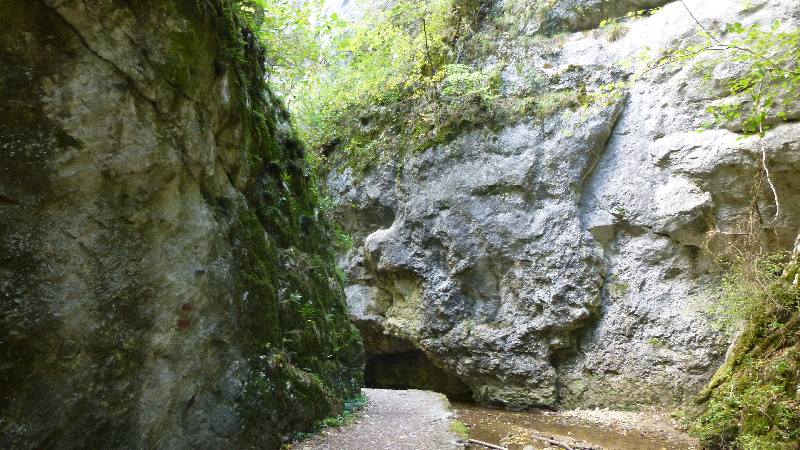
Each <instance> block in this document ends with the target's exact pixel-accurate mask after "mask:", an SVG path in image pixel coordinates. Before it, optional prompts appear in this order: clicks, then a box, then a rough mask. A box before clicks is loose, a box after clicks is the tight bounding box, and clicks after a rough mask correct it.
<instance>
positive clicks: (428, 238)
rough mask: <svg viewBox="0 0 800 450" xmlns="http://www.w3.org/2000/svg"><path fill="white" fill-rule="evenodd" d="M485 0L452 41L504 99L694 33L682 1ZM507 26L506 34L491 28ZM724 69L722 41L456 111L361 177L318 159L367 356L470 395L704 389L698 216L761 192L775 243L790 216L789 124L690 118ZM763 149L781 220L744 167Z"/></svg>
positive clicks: (746, 202) (729, 5) (710, 218)
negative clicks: (562, 99) (432, 134)
mask: <svg viewBox="0 0 800 450" xmlns="http://www.w3.org/2000/svg"><path fill="white" fill-rule="evenodd" d="M685 3H686V5H687V6H688V7H689V8H691V11H692V13H693V14H694V16H695V17H696V18H697V19H698V20H700V21H701V23H704V24H706V25H707V26H710V25H719V24H722V23H726V22H727V23H732V22H741V23H743V24H745V25H748V24H752V23H763V24H770V23H772V22H773V21H774V20H776V19H780V20H781V21H783V23H784V26H792V25H793V26H797V24H798V23H799V22H800V9H799V8H797V2H796V1H793V0H758V1H749V2H738V1H726V0H716V1H705V0H703V1H700V0H697V1H689V0H687V1H686V2H685ZM483 5H484V6H483V7H482V9H481V10H482V11H483V13H482V14H483V18H482V19H481V20H482V21H483V22H482V25H480V26H479V28H478V31H477V33H476V35H475V38H473V39H472V42H470V41H468V42H467V44H466V45H464V47H463V48H464V49H467V50H468V49H469V47H470V45H473V46H484V47H486V46H488V47H489V48H490V51H488V52H486V51H484V52H483V53H482V54H480V55H478V57H475V58H473V60H471V61H469V62H470V63H472V64H473V65H475V66H477V67H481V68H485V69H490V70H497V71H499V72H500V73H501V90H502V92H503V95H506V96H510V97H513V96H526V97H529V98H531V99H532V100H533V101H535V102H540V103H544V102H546V101H548V99H550V98H553V94H554V93H556V94H558V93H566V92H572V93H575V92H578V93H583V94H585V93H586V92H587V91H591V90H596V89H598V88H599V87H600V86H601V85H608V84H612V83H616V82H618V81H621V80H626V79H628V76H629V75H630V74H631V73H632V72H633V70H634V69H632V66H635V65H636V64H635V63H636V61H637V60H639V59H641V58H647V57H648V56H647V55H650V57H655V56H657V55H658V54H659V53H660V52H662V51H664V50H666V49H672V48H680V47H681V46H684V45H686V44H688V43H690V42H693V40H695V39H697V29H698V25H697V23H696V22H695V21H694V19H693V18H692V17H691V15H690V14H688V12H687V9H686V8H685V7H684V5H683V3H681V2H668V1H650V2H637V1H608V2H605V1H596V0H591V1H580V0H578V1H575V0H563V1H555V2H552V1H551V2H527V3H526V2H513V1H511V0H506V1H499V2H484V3H483ZM526 5H527V6H526ZM531 5H534V6H536V7H537V8H538V9H537V15H536V17H535V18H534V19H531V18H530V17H529V16H526V15H525V14H524V12H525V7H529V6H531ZM662 5H663V9H661V10H659V11H658V12H656V13H654V14H652V15H644V16H642V17H640V18H636V19H634V20H629V21H625V22H624V27H623V28H621V29H617V30H610V29H608V28H601V27H599V25H600V24H601V22H603V21H604V20H605V19H608V18H610V17H616V16H617V15H622V14H625V13H626V12H628V11H636V10H638V9H641V8H649V7H655V6H662ZM503 21H505V23H506V24H508V23H511V24H512V25H511V27H512V28H513V29H512V30H511V31H508V30H507V29H506V31H504V32H498V31H497V30H496V29H493V27H494V26H495V25H493V23H497V22H503ZM554 33H558V34H554ZM481 38H482V39H483V40H481ZM475 41H480V42H479V43H477V44H476V42H475ZM467 50H464V54H469V52H468V51H467ZM643 55H644V56H643ZM466 58H467V59H469V56H467V57H466ZM737 70H741V67H736V66H735V65H733V64H729V63H726V62H725V60H724V59H719V58H717V57H716V56H714V57H706V58H698V59H697V60H693V61H691V62H688V63H684V64H679V65H665V66H660V67H657V68H655V69H654V70H652V71H649V72H648V73H646V74H645V75H644V76H643V77H641V78H639V79H637V80H636V81H634V82H633V83H632V84H631V85H630V86H628V87H627V88H626V89H625V91H624V92H623V93H622V94H621V95H616V96H613V95H612V96H608V97H607V98H604V99H603V100H602V101H592V102H590V104H588V105H584V106H583V107H577V105H572V106H570V105H568V104H566V105H560V106H559V107H558V108H556V109H555V111H548V112H547V113H546V114H540V115H538V116H526V117H522V118H515V119H513V120H507V121H505V122H503V121H501V122H500V123H483V124H481V123H478V124H477V125H476V126H472V127H464V128H463V129H461V130H459V131H457V132H456V133H455V137H454V138H453V139H452V140H449V141H448V142H445V143H442V144H436V145H432V146H430V147H429V148H427V149H426V150H424V151H421V152H415V153H411V152H403V151H402V150H403V149H397V152H395V153H394V154H393V155H392V156H390V157H386V158H383V159H382V160H381V162H379V163H378V164H375V165H373V166H372V167H370V168H369V169H367V170H366V171H365V172H364V173H360V172H358V171H356V170H354V169H352V168H350V167H347V166H344V165H342V166H339V167H338V168H337V169H335V170H333V171H331V173H330V174H329V176H328V181H327V184H328V188H329V191H330V192H331V194H332V195H333V197H334V198H335V199H336V201H337V204H338V209H337V214H338V216H339V221H340V222H341V223H342V224H343V227H344V228H345V230H346V231H348V232H349V233H351V234H352V236H353V237H354V240H355V245H354V247H353V248H352V249H351V250H349V251H347V252H346V253H345V254H342V255H340V263H341V264H342V265H343V266H344V267H345V269H346V272H347V274H348V277H349V280H350V282H349V285H348V286H347V287H346V294H347V300H348V304H349V308H350V314H351V316H352V317H353V320H354V321H355V323H356V324H357V325H358V327H359V328H360V329H361V332H362V334H363V335H364V339H365V348H366V351H367V356H368V358H371V359H373V360H374V361H384V362H385V361H388V360H390V359H391V358H390V356H391V355H396V356H397V355H403V354H409V353H410V352H413V351H422V352H423V353H424V354H425V355H426V356H427V358H428V359H429V360H430V362H431V363H432V364H434V365H435V366H438V367H439V368H441V369H443V370H444V371H445V372H447V373H449V374H450V375H451V376H453V375H454V376H456V377H457V378H458V379H459V380H460V381H461V382H463V383H464V384H466V385H467V386H468V387H469V389H470V390H471V391H472V395H473V397H474V398H475V399H476V400H478V401H480V402H484V403H497V404H502V405H506V406H509V407H514V408H524V407H531V406H617V407H626V406H632V405H636V404H662V405H663V404H675V403H678V402H682V401H685V400H687V399H688V398H690V396H692V395H693V394H695V393H696V392H698V391H699V390H700V389H701V388H702V387H703V386H704V385H705V384H706V383H707V382H708V380H709V379H710V377H711V375H712V374H713V373H714V371H715V370H716V369H717V368H718V367H719V366H720V364H721V363H722V361H723V359H724V356H725V352H726V349H727V347H728V345H729V342H730V337H729V336H726V335H724V334H721V333H720V332H718V331H717V330H716V328H715V327H714V325H713V324H712V323H711V322H710V321H709V320H708V318H707V317H706V315H705V314H704V313H703V306H702V305H703V303H704V302H707V301H708V300H709V299H710V298H712V297H713V292H714V291H713V289H714V286H715V283H716V280H717V278H716V268H715V266H714V265H713V264H712V261H711V258H710V257H709V255H708V254H707V252H705V251H704V250H703V248H704V247H705V246H706V244H707V233H708V232H709V231H712V230H719V231H721V233H722V234H723V235H725V234H728V235H735V234H736V233H737V232H739V231H741V229H740V227H741V226H742V223H743V221H744V220H745V219H746V218H747V217H748V216H749V214H750V211H752V208H751V204H752V199H753V198H754V196H755V199H756V205H757V209H758V210H759V211H760V212H761V214H762V217H763V218H765V220H764V225H765V228H766V230H767V231H766V233H765V235H764V239H765V242H766V245H767V246H768V247H769V248H772V249H790V248H791V247H792V243H793V240H794V237H795V236H796V235H797V230H798V227H800V188H799V187H798V185H797V180H798V177H797V176H798V174H800V125H798V124H797V123H787V124H783V125H778V126H776V127H775V128H774V129H773V130H772V131H771V132H770V133H769V134H768V135H767V137H766V138H765V139H764V141H763V143H761V142H759V140H758V138H742V136H741V135H740V134H738V133H736V132H735V130H736V128H735V127H732V128H731V129H725V128H721V127H716V128H713V129H711V130H708V131H705V132H703V133H699V132H697V130H698V129H699V128H701V127H702V126H703V125H704V124H706V123H707V122H708V115H707V114H706V108H707V107H708V106H709V105H710V104H713V103H714V102H718V101H720V100H721V99H723V98H724V97H726V95H728V93H727V85H726V81H728V80H730V79H731V78H732V77H733V76H735V74H736V73H737ZM798 110H800V108H798V107H797V105H795V106H794V111H795V113H796V112H797V111H798ZM364 114H365V119H362V124H364V126H365V127H368V126H372V125H370V123H369V114H368V113H367V112H365V113H364ZM407 119H408V124H407V126H413V118H407ZM762 145H763V148H764V150H765V155H766V164H767V165H768V167H769V170H770V173H771V177H772V181H773V182H774V185H775V188H776V191H777V193H778V195H779V198H780V202H781V208H780V211H778V214H777V217H776V218H775V220H772V216H773V215H775V213H776V205H775V202H774V198H773V195H772V193H771V192H770V191H769V188H768V186H767V184H766V183H759V182H758V179H759V174H760V173H761V162H762V161H761V160H762V154H761V149H762V147H761V146H762ZM712 245H713V243H712ZM397 359H398V360H400V361H408V358H403V357H398V358H397ZM367 370H368V372H369V371H370V362H369V360H368V362H367ZM407 371H408V369H407ZM426 373H429V371H426ZM395 382H396V381H395ZM450 384H452V383H450Z"/></svg>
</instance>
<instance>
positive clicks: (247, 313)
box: [0, 0, 363, 448]
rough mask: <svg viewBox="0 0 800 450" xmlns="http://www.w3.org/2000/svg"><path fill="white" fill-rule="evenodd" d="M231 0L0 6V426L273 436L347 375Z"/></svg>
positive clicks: (324, 404) (343, 392)
mask: <svg viewBox="0 0 800 450" xmlns="http://www.w3.org/2000/svg"><path fill="white" fill-rule="evenodd" d="M235 5H236V3H234V2H230V1H227V0H219V1H207V0H204V1H199V2H195V1H194V0H169V1H162V0H158V1H155V0H151V1H136V2H119V1H112V0H101V1H92V2H84V1H81V0H67V1H56V0H36V1H24V0H9V1H6V2H4V3H3V6H2V8H0V25H2V30H0V60H1V61H2V62H3V64H2V67H0V87H2V96H3V99H2V102H0V155H2V161H0V312H1V315H0V386H2V387H0V399H1V400H0V447H3V448H251V447H258V448H277V447H279V446H280V443H281V441H282V439H284V438H285V437H287V436H289V435H290V434H291V433H292V432H293V431H295V430H299V429H304V428H309V427H310V426H311V425H312V424H313V422H314V421H315V420H318V419H320V418H322V417H325V416H326V415H330V414H337V413H338V412H340V411H341V408H342V403H343V399H344V398H345V397H346V396H350V395H354V394H355V393H356V392H357V390H358V389H359V387H360V384H361V377H362V375H361V374H362V370H363V366H362V364H363V353H362V350H361V343H360V338H359V336H358V332H357V330H355V329H354V328H353V327H352V326H351V325H350V324H349V321H348V318H347V310H346V305H345V302H344V294H343V292H342V288H341V283H340V281H339V280H340V277H339V276H337V272H336V270H335V268H334V267H335V264H334V257H333V255H332V253H331V252H330V250H329V249H330V246H329V240H328V235H329V230H328V227H327V225H326V224H325V222H324V221H322V220H320V219H319V215H318V211H317V207H316V201H317V200H316V194H315V193H314V192H315V190H314V187H313V183H312V181H311V180H310V179H309V176H308V173H307V169H306V166H305V162H304V157H303V149H302V146H301V145H300V144H299V143H298V142H297V141H296V140H295V138H294V135H293V132H292V130H291V127H290V125H289V124H288V120H287V116H286V113H285V111H284V110H283V109H282V107H281V106H280V105H279V104H278V102H276V101H275V99H274V98H273V97H272V95H271V94H270V92H269V91H268V89H267V87H266V86H265V84H264V81H263V80H264V74H263V71H262V63H261V62H259V59H260V58H261V55H260V51H259V50H258V46H257V45H256V44H255V42H254V41H253V38H252V36H251V35H250V33H249V32H248V31H247V29H246V27H245V25H244V23H243V22H242V21H241V20H240V18H238V16H237V13H238V11H237V9H236V8H237V7H236V6H235Z"/></svg>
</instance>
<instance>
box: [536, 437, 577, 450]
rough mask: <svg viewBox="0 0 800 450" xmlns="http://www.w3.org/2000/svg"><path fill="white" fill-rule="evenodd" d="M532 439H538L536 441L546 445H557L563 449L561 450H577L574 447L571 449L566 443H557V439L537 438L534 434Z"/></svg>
mask: <svg viewBox="0 0 800 450" xmlns="http://www.w3.org/2000/svg"><path fill="white" fill-rule="evenodd" d="M531 437H532V438H534V439H536V440H538V441H542V442H544V443H546V444H550V445H555V446H556V447H561V448H563V449H565V450H575V449H573V448H572V447H570V446H569V445H567V444H565V443H563V442H561V441H557V440H555V439H550V438H546V437H544V436H537V435H535V434H532V435H531Z"/></svg>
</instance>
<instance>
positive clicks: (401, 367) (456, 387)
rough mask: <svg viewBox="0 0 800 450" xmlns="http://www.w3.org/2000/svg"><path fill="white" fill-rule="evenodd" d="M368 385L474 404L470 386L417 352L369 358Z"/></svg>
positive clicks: (379, 355) (367, 368) (367, 367)
mask: <svg viewBox="0 0 800 450" xmlns="http://www.w3.org/2000/svg"><path fill="white" fill-rule="evenodd" d="M364 385H365V386H366V387H368V388H380V389H421V390H428V391H434V392H439V393H442V394H444V395H446V396H447V397H448V398H449V399H450V400H453V401H458V402H472V390H471V389H470V388H469V386H467V385H466V384H465V383H464V382H463V381H461V379H459V378H458V377H457V376H455V375H453V374H452V373H450V372H448V371H446V370H444V369H442V368H441V367H439V366H437V365H436V364H434V363H433V361H431V360H430V358H428V356H427V355H425V353H424V352H422V351H421V350H417V349H411V350H407V351H403V352H398V353H390V354H375V355H371V356H369V357H368V358H367V361H366V365H365V370H364Z"/></svg>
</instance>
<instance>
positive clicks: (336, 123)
mask: <svg viewBox="0 0 800 450" xmlns="http://www.w3.org/2000/svg"><path fill="white" fill-rule="evenodd" d="M451 4H452V0H435V1H432V2H427V1H418V0H404V1H400V2H398V3H397V4H395V5H394V7H392V8H391V9H390V10H388V11H385V10H382V9H380V8H376V9H374V10H373V11H371V12H369V13H368V15H367V16H366V17H364V18H362V19H361V20H358V21H356V22H354V23H350V24H349V25H348V27H347V29H340V30H335V31H334V32H333V33H332V34H331V35H329V36H328V38H327V43H326V44H325V49H324V50H325V59H326V60H327V61H329V62H330V63H329V64H328V65H327V66H325V67H320V69H321V70H317V71H316V72H314V73H309V74H307V78H306V79H305V80H304V83H303V93H302V94H303V95H302V96H301V97H298V102H297V104H296V105H294V108H293V112H294V113H295V118H296V122H297V126H298V130H299V132H300V133H301V135H302V136H303V138H304V139H305V140H306V142H308V143H309V144H310V146H311V147H312V148H320V147H321V146H323V145H324V144H326V143H328V142H330V141H331V139H332V137H334V136H338V135H340V134H341V131H342V127H341V125H342V120H343V119H344V118H346V117H348V116H354V115H358V113H359V111H360V110H362V109H364V108H366V107H367V106H372V105H386V104H390V103H393V102H397V101H400V100H402V99H407V98H413V97H419V96H423V95H426V94H427V93H428V92H429V91H430V89H431V84H432V81H431V78H432V76H433V75H434V74H435V73H436V72H438V71H439V69H441V67H442V66H443V65H444V63H445V62H446V61H447V60H448V59H449V51H450V49H449V47H448V45H447V44H446V42H445V39H446V37H445V34H446V32H447V29H448V28H447V27H448V20H449V16H448V13H449V11H450V7H451Z"/></svg>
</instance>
